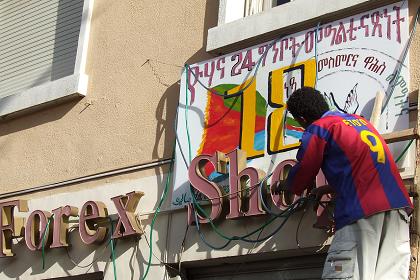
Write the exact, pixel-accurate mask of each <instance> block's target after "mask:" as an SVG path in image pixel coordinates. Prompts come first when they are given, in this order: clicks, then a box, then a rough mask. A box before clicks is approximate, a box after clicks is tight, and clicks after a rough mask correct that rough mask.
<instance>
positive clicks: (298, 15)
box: [206, 0, 398, 54]
mask: <svg viewBox="0 0 420 280" xmlns="http://www.w3.org/2000/svg"><path fill="white" fill-rule="evenodd" d="M219 1H220V2H219V3H220V4H219V20H218V26H216V27H213V28H210V29H209V30H208V36H207V46H206V51H207V52H212V53H217V54H219V53H227V52H231V51H235V50H239V49H242V48H245V47H249V46H250V45H249V43H248V42H253V44H252V45H255V41H256V40H257V38H258V37H261V38H264V41H267V40H269V39H274V38H275V35H273V34H282V33H283V32H285V31H286V32H289V33H290V30H291V29H292V28H293V27H296V26H298V27H299V26H300V27H302V25H303V24H304V23H307V24H308V23H312V24H315V26H316V22H319V21H322V20H323V19H324V21H325V19H328V20H331V18H332V17H334V15H336V14H338V13H340V14H348V15H349V14H350V13H352V12H354V11H355V10H357V9H359V8H360V7H362V6H363V7H365V8H366V9H368V8H375V7H379V6H382V5H385V4H389V3H390V2H398V0H395V1H393V0H384V1H378V0H293V1H291V2H289V3H286V4H283V5H279V6H275V7H272V8H270V1H271V0H265V2H264V7H265V8H264V11H263V12H261V13H257V14H254V15H250V16H247V17H243V16H242V17H239V16H236V17H237V18H236V19H235V20H233V21H231V22H227V20H228V21H229V20H231V18H229V14H230V13H231V11H229V9H238V10H241V9H242V11H243V10H244V1H245V0H219ZM230 1H236V3H237V4H234V5H235V6H232V3H233V2H232V3H230ZM267 1H268V2H267ZM228 4H229V5H228ZM271 6H273V1H271ZM232 7H233V8H232ZM293 31H296V30H293ZM277 36H278V35H277Z"/></svg>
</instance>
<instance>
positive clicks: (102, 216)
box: [0, 192, 144, 257]
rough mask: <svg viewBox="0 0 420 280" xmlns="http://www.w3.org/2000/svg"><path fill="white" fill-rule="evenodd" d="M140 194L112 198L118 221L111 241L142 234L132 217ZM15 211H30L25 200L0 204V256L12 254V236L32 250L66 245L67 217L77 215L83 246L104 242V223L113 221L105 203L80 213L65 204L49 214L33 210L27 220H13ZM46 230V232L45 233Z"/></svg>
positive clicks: (95, 203)
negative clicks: (20, 239) (22, 239)
mask: <svg viewBox="0 0 420 280" xmlns="http://www.w3.org/2000/svg"><path fill="white" fill-rule="evenodd" d="M143 195H144V193H142V192H130V193H128V194H126V195H120V196H116V197H113V198H111V200H112V202H113V203H114V206H115V208H116V209H117V213H116V214H117V220H116V221H115V222H116V223H115V228H114V231H113V232H112V237H111V238H113V239H117V238H121V237H127V236H133V235H140V234H142V233H143V231H142V229H141V228H140V226H139V224H138V223H137V220H136V216H135V211H136V208H137V205H138V203H139V201H140V198H141V197H142V196H143ZM15 208H17V209H18V211H19V212H28V211H29V210H28V203H27V201H25V200H13V201H7V202H2V203H0V211H1V215H0V235H1V238H0V257H11V256H13V255H14V254H13V251H12V244H13V243H12V239H13V238H15V237H24V238H25V243H26V246H27V247H28V249H29V250H31V251H36V250H40V249H42V246H43V245H42V244H43V242H44V247H45V248H59V247H66V246H69V243H68V228H69V217H77V216H79V225H78V229H79V234H80V238H81V239H82V241H83V243H85V244H92V243H94V242H99V243H100V242H102V241H104V239H105V237H106V234H107V231H108V228H109V227H107V224H110V223H111V222H112V221H111V220H110V217H109V216H108V210H107V208H106V206H105V204H104V203H103V202H101V201H87V202H86V203H85V204H84V205H83V206H82V208H81V210H80V212H79V210H78V208H77V207H75V206H70V205H66V206H63V207H59V208H57V209H54V210H52V213H51V212H48V211H44V210H35V211H33V212H31V213H30V215H29V216H28V217H27V218H23V217H15ZM49 220H50V223H49V225H48V227H47V224H48V221H49ZM46 230H48V232H45V231H46Z"/></svg>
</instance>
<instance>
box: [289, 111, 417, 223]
mask: <svg viewBox="0 0 420 280" xmlns="http://www.w3.org/2000/svg"><path fill="white" fill-rule="evenodd" d="M296 158H297V160H298V163H297V164H296V165H295V166H294V167H293V168H292V169H291V170H290V172H289V175H288V178H287V186H288V188H289V190H290V191H292V192H293V193H295V194H298V195H300V194H302V192H303V191H304V190H305V189H306V188H307V187H308V186H310V185H311V184H312V182H313V180H314V179H315V176H316V175H317V174H318V172H319V169H322V171H323V173H324V175H325V178H326V179H327V181H328V184H329V185H330V186H331V187H332V188H333V189H334V190H335V193H336V201H335V204H336V205H335V210H334V220H335V226H336V229H340V228H342V227H343V226H345V225H348V224H350V223H352V222H354V221H357V220H358V219H360V218H363V217H367V216H370V215H373V214H375V213H379V212H383V211H387V210H390V209H398V208H405V209H406V210H407V212H408V213H411V211H412V209H413V205H412V203H411V200H410V198H409V196H408V193H407V190H406V189H405V186H404V184H403V181H402V179H401V176H400V174H399V171H398V169H397V166H396V164H395V162H394V160H393V158H392V155H391V153H390V151H389V149H388V146H387V145H386V143H385V141H384V140H383V138H382V137H381V136H380V134H379V133H378V131H376V129H375V128H374V127H373V126H372V124H370V123H369V122H368V121H366V120H365V119H364V118H362V117H360V116H358V115H350V114H344V113H340V112H335V111H334V112H332V111H329V112H327V113H325V114H324V115H323V116H322V118H320V119H319V120H316V121H315V122H313V123H312V124H311V125H309V126H308V127H307V128H306V129H305V132H304V133H303V136H302V139H301V146H300V148H299V150H298V153H297V156H296Z"/></svg>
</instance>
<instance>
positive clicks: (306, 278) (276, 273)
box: [184, 254, 326, 280]
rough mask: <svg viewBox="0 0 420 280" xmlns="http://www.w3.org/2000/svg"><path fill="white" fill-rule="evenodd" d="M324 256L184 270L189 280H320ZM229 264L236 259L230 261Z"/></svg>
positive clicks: (196, 267) (227, 264)
mask: <svg viewBox="0 0 420 280" xmlns="http://www.w3.org/2000/svg"><path fill="white" fill-rule="evenodd" d="M325 257H326V256H325V254H319V255H310V256H299V257H291V258H284V259H274V260H265V261H254V262H240V263H228V262H226V263H224V264H220V265H215V266H198V264H196V266H195V267H191V268H188V267H186V266H187V265H185V266H184V268H185V269H186V274H187V279H192V280H216V279H217V280H228V279H229V280H251V279H285V280H286V279H287V280H316V279H321V275H322V270H323V267H324V262H325ZM231 259H232V261H234V260H235V258H231Z"/></svg>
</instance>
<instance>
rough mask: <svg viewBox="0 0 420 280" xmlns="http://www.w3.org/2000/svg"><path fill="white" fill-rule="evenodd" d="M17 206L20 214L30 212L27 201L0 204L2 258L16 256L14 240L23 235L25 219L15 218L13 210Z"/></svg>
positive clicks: (0, 254)
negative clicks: (13, 248) (15, 237)
mask: <svg viewBox="0 0 420 280" xmlns="http://www.w3.org/2000/svg"><path fill="white" fill-rule="evenodd" d="M16 206H17V207H18V209H19V211H20V212H28V204H27V202H26V201H25V200H13V201H7V202H3V203H0V211H1V215H0V235H1V236H0V257H12V256H14V254H13V251H12V238H13V237H14V236H21V235H22V230H23V224H24V219H23V218H15V217H14V215H13V214H14V213H13V210H14V208H15V207H16Z"/></svg>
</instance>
